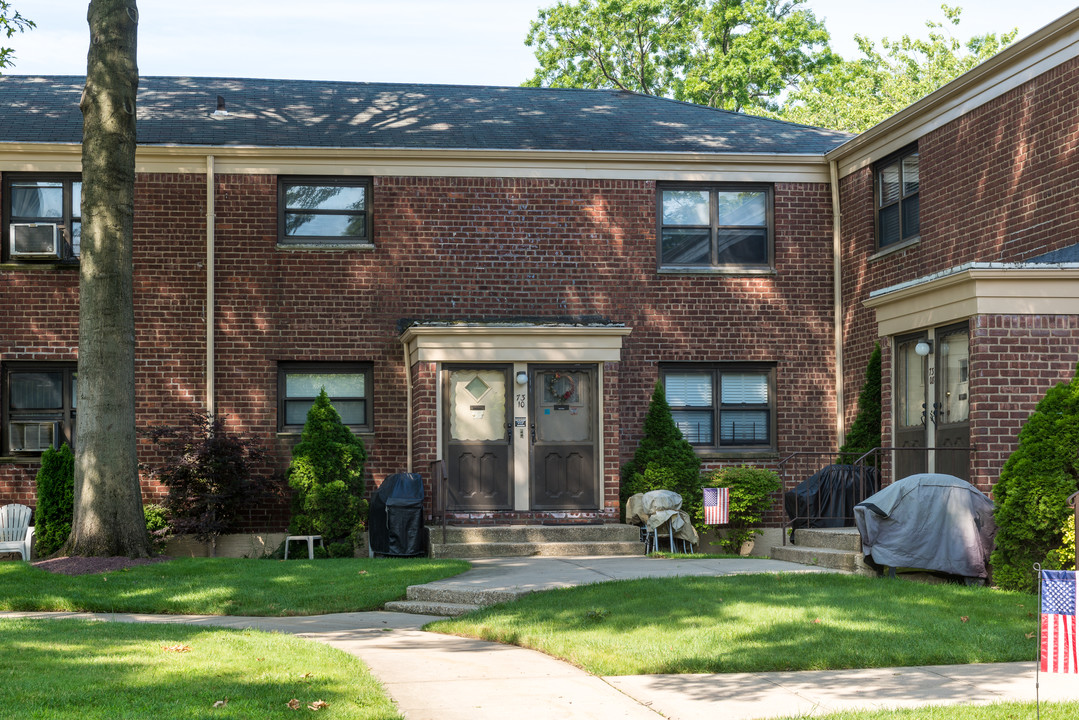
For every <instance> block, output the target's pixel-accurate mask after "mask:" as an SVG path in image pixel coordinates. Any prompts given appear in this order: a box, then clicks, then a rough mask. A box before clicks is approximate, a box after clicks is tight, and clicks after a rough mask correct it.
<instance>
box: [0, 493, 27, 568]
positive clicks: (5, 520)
mask: <svg viewBox="0 0 1079 720" xmlns="http://www.w3.org/2000/svg"><path fill="white" fill-rule="evenodd" d="M33 538H34V531H33V529H32V528H31V527H30V508H28V507H26V506H25V505H19V504H18V503H15V504H12V505H5V506H4V507H0V552H17V553H19V554H20V555H22V559H23V560H29V559H30V543H31V542H32V541H33Z"/></svg>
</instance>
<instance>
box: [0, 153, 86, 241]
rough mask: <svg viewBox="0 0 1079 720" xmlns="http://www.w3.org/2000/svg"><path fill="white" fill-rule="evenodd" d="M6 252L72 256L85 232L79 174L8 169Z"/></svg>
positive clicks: (5, 184) (5, 213)
mask: <svg viewBox="0 0 1079 720" xmlns="http://www.w3.org/2000/svg"><path fill="white" fill-rule="evenodd" d="M3 197H4V205H3V215H4V218H3V219H4V222H3V225H4V252H3V257H4V259H5V260H8V261H16V262H24V261H37V262H41V261H54V262H55V261H57V260H72V259H75V258H77V257H78V256H79V241H80V237H81V234H82V218H81V213H82V210H81V206H82V180H81V179H80V177H79V176H78V175H24V174H20V173H10V174H9V173H5V174H4V184H3Z"/></svg>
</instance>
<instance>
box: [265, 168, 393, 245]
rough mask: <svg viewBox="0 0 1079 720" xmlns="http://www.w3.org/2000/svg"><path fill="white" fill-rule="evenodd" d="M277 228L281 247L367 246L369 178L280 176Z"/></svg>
mask: <svg viewBox="0 0 1079 720" xmlns="http://www.w3.org/2000/svg"><path fill="white" fill-rule="evenodd" d="M277 227H278V243H279V244H280V245H283V246H287V245H295V246H309V247H311V246H313V247H319V246H323V247H360V248H364V247H370V246H372V238H371V181H370V180H369V179H365V178H333V177H313V178H312V177H307V178H281V179H280V180H279V181H278V197H277Z"/></svg>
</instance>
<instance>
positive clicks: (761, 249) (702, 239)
mask: <svg viewBox="0 0 1079 720" xmlns="http://www.w3.org/2000/svg"><path fill="white" fill-rule="evenodd" d="M658 196H659V207H658V215H659V264H660V267H661V268H666V269H676V270H678V269H681V270H686V271H693V270H700V269H716V270H720V271H734V272H737V271H744V270H747V269H748V270H767V269H770V268H771V267H772V264H773V256H774V255H773V248H772V189H771V187H770V186H767V185H699V184H678V185H662V186H660V187H659V189H658Z"/></svg>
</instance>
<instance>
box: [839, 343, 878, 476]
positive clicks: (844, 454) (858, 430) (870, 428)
mask: <svg viewBox="0 0 1079 720" xmlns="http://www.w3.org/2000/svg"><path fill="white" fill-rule="evenodd" d="M880 424H881V413H880V345H877V346H876V347H874V348H873V354H872V355H870V356H869V365H868V366H867V367H866V370H865V383H863V384H862V391H861V392H860V393H859V394H858V414H857V415H856V416H855V418H854V423H853V424H852V425H851V426H850V431H849V432H848V433H847V441H846V442H845V443H843V447H841V448H839V462H840V463H843V464H850V463H853V462H854V461H855V460H857V459H858V458H860V457H861V456H862V455H865V454H866V453H867V452H869V451H870V450H872V449H873V448H877V447H880V446H881V438H880Z"/></svg>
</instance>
